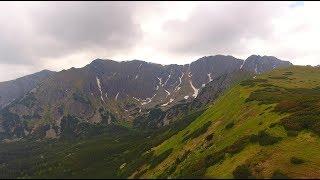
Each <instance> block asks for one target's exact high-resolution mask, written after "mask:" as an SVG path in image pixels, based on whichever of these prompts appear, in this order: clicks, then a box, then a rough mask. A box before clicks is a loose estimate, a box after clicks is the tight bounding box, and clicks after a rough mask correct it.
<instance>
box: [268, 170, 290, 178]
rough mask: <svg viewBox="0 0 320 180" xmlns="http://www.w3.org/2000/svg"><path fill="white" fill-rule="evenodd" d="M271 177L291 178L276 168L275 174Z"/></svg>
mask: <svg viewBox="0 0 320 180" xmlns="http://www.w3.org/2000/svg"><path fill="white" fill-rule="evenodd" d="M271 179H289V177H288V176H287V175H285V174H283V173H282V172H281V171H280V170H276V171H275V172H274V173H273V174H272V177H271Z"/></svg>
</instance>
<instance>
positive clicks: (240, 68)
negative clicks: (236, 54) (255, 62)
mask: <svg viewBox="0 0 320 180" xmlns="http://www.w3.org/2000/svg"><path fill="white" fill-rule="evenodd" d="M245 62H246V61H243V63H242V64H241V66H240V69H242V68H243V65H244V63H245Z"/></svg>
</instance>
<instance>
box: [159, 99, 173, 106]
mask: <svg viewBox="0 0 320 180" xmlns="http://www.w3.org/2000/svg"><path fill="white" fill-rule="evenodd" d="M173 101H174V99H170V100H169V102H167V103H165V104H162V105H161V106H167V105H168V104H169V103H172V102H173Z"/></svg>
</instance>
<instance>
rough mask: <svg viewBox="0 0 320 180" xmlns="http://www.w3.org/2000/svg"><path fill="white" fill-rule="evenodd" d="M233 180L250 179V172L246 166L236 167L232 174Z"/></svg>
mask: <svg viewBox="0 0 320 180" xmlns="http://www.w3.org/2000/svg"><path fill="white" fill-rule="evenodd" d="M232 174H233V177H234V178H235V179H249V178H252V172H251V170H250V168H249V167H248V166H247V165H240V166H238V167H237V168H236V169H235V170H234V171H233V172H232Z"/></svg>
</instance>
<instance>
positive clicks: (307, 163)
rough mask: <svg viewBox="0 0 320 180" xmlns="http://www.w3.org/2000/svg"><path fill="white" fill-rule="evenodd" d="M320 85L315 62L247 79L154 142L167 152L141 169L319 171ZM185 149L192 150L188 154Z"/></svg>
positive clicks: (153, 173)
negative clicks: (182, 126)
mask: <svg viewBox="0 0 320 180" xmlns="http://www.w3.org/2000/svg"><path fill="white" fill-rule="evenodd" d="M318 87H320V69H319V68H312V67H298V66H295V67H290V68H285V69H277V70H274V71H272V72H270V73H267V74H263V75H259V76H257V77H255V78H252V79H249V80H247V81H244V82H242V83H240V84H238V85H236V86H235V87H233V88H232V89H231V90H230V91H229V92H228V93H226V94H225V95H223V96H222V97H220V98H219V100H217V101H216V103H215V104H214V105H212V106H211V107H210V108H209V109H208V110H207V111H205V112H204V113H203V114H202V115H201V116H200V117H198V118H197V119H196V120H195V121H194V122H192V123H191V124H190V125H189V126H188V127H187V128H185V129H184V130H182V131H180V132H179V133H177V134H176V135H174V136H172V137H171V138H169V139H168V140H166V141H165V142H163V143H162V144H160V145H159V146H157V147H154V148H153V150H154V156H155V158H156V157H159V156H163V154H165V155H166V157H165V158H162V161H160V162H157V163H158V164H157V165H156V166H155V165H154V164H153V165H152V168H149V165H148V164H146V165H144V166H143V167H141V169H140V170H139V171H137V172H140V175H141V177H150V178H157V177H212V178H233V177H249V176H252V177H260V178H270V177H279V176H283V177H319V176H320V168H318V167H320V157H319V156H316V154H317V153H318V152H320V151H319V150H320V139H319V137H318V135H317V134H318V132H320V125H319V123H318V122H320V119H319V118H320V112H319V111H320V90H319V88H318ZM229 124H232V125H233V126H232V125H229ZM228 125H229V126H228ZM226 126H228V127H227V128H226ZM210 135H211V137H212V138H208V136H210ZM186 137H187V138H189V139H188V140H186ZM169 150H170V153H168V151H169ZM186 152H191V153H187V154H188V155H187V157H185V154H186ZM182 157H183V158H182ZM291 158H300V159H302V160H303V163H301V164H294V163H292V162H290V159H291ZM181 159H182V160H181ZM240 165H244V167H245V168H243V169H244V170H243V171H241V170H239V168H237V167H238V166H240ZM236 168H237V170H236ZM134 175H135V174H133V176H132V177H134ZM135 177H136V176H135Z"/></svg>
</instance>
